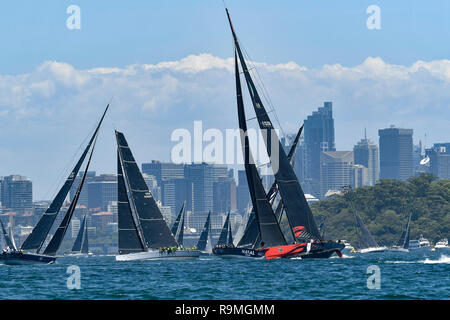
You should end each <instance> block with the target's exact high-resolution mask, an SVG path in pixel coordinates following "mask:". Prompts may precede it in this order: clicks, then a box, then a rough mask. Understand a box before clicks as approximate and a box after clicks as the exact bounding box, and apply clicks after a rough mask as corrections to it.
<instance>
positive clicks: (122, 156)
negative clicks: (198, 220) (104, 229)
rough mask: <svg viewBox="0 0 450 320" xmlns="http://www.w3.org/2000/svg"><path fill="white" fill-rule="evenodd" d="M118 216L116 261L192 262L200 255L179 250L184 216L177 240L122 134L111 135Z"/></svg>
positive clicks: (181, 248)
mask: <svg viewBox="0 0 450 320" xmlns="http://www.w3.org/2000/svg"><path fill="white" fill-rule="evenodd" d="M115 134H116V141H117V179H118V185H117V188H118V216H119V223H118V225H119V238H118V242H119V243H118V246H119V254H118V255H116V261H136V260H167V259H194V258H198V257H199V255H200V251H198V250H189V249H184V248H183V247H182V242H183V233H184V214H183V215H182V216H181V217H180V219H181V226H180V227H179V230H180V231H179V233H178V236H177V239H175V236H176V235H174V234H173V233H172V232H171V230H170V229H169V227H168V225H167V223H166V221H165V220H164V218H163V216H162V214H161V211H160V210H159V207H158V205H157V204H156V201H155V199H154V198H153V195H152V194H151V192H150V191H149V189H148V186H147V184H146V183H145V180H144V177H143V176H142V173H141V171H140V170H139V167H138V166H137V164H136V161H135V159H134V156H133V154H132V152H131V149H130V147H129V146H128V142H127V140H126V139H125V136H124V134H123V133H121V132H118V131H115Z"/></svg>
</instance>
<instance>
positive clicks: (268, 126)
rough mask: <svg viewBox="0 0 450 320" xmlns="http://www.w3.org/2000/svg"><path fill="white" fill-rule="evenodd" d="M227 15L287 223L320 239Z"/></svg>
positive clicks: (313, 237) (312, 217) (303, 195)
mask: <svg viewBox="0 0 450 320" xmlns="http://www.w3.org/2000/svg"><path fill="white" fill-rule="evenodd" d="M226 12H227V16H228V21H229V23H230V27H231V32H232V35H233V39H234V43H235V46H236V50H237V53H238V56H239V60H240V63H241V66H242V69H243V72H244V76H245V80H246V82H247V87H248V91H249V93H250V97H251V100H252V104H253V108H254V110H255V113H256V117H257V119H258V123H259V127H260V129H261V131H263V133H266V132H267V134H266V139H265V145H266V150H267V153H268V156H269V157H270V160H271V164H272V167H273V166H274V164H278V170H274V175H275V179H276V181H277V184H278V188H279V190H280V194H281V196H282V198H283V203H284V207H285V211H286V215H287V218H288V221H289V224H290V226H291V228H292V229H299V228H300V229H305V231H306V232H304V233H303V234H308V236H310V237H311V238H312V239H321V236H320V232H319V229H318V228H317V225H316V222H315V220H314V216H313V215H312V212H311V209H310V207H309V205H308V203H307V201H306V198H305V194H304V193H303V190H302V188H301V186H300V184H299V182H298V179H297V176H296V175H295V173H294V170H293V168H292V166H291V164H290V161H289V160H288V158H287V156H286V153H285V152H284V149H283V147H282V145H281V142H280V140H279V138H278V135H277V133H276V132H275V130H274V127H273V124H272V121H271V120H270V118H269V116H268V113H267V111H266V109H265V107H264V105H263V103H262V101H261V99H260V96H259V94H258V91H257V89H256V87H255V85H254V82H253V79H252V77H251V75H250V73H249V70H248V68H247V64H246V62H245V59H244V56H243V54H242V51H241V48H240V46H239V42H238V39H237V36H236V33H235V31H234V28H233V24H232V22H231V18H230V15H229V12H228V9H226ZM272 140H273V141H277V142H278V150H277V152H275V153H274V154H272V145H271V142H272ZM275 147H276V146H275ZM275 150H276V149H275ZM277 156H278V157H277Z"/></svg>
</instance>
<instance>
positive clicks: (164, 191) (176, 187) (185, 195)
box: [161, 178, 194, 215]
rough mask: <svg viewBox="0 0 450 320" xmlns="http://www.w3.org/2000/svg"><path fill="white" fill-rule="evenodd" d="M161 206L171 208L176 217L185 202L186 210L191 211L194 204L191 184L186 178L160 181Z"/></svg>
mask: <svg viewBox="0 0 450 320" xmlns="http://www.w3.org/2000/svg"><path fill="white" fill-rule="evenodd" d="M161 198H162V204H163V205H164V206H168V207H170V208H171V211H172V214H174V215H176V214H178V212H179V211H180V210H181V207H182V205H183V202H184V201H186V210H188V211H192V205H193V203H194V192H193V184H192V182H191V181H190V180H188V179H186V178H176V179H164V180H162V181H161Z"/></svg>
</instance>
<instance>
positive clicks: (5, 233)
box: [0, 220, 15, 249]
mask: <svg viewBox="0 0 450 320" xmlns="http://www.w3.org/2000/svg"><path fill="white" fill-rule="evenodd" d="M0 224H1V226H2V234H3V239H5V244H6V246H7V247H9V248H10V249H15V247H14V243H13V242H12V240H11V238H10V237H9V235H8V232H7V231H6V229H5V226H4V225H3V222H2V221H1V220H0Z"/></svg>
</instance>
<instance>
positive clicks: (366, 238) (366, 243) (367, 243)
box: [355, 212, 378, 249]
mask: <svg viewBox="0 0 450 320" xmlns="http://www.w3.org/2000/svg"><path fill="white" fill-rule="evenodd" d="M355 218H356V223H357V224H358V227H359V229H360V231H361V234H358V237H359V243H360V244H359V246H360V249H366V248H376V247H378V243H377V242H376V241H375V239H374V238H373V237H372V235H371V234H370V232H369V230H368V229H367V228H366V226H365V225H364V223H363V221H362V219H361V217H360V216H359V214H358V213H356V212H355Z"/></svg>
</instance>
